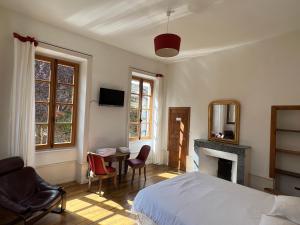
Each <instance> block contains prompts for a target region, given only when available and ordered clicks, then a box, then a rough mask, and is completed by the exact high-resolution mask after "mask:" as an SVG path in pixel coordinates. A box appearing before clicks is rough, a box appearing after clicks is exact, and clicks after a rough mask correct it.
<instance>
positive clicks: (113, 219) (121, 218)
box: [98, 214, 136, 225]
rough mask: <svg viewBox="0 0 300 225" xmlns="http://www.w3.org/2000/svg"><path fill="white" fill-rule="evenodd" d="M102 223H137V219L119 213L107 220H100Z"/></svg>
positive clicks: (111, 224)
mask: <svg viewBox="0 0 300 225" xmlns="http://www.w3.org/2000/svg"><path fill="white" fill-rule="evenodd" d="M98 224H101V225H135V224H136V223H135V221H134V220H133V219H131V218H129V217H126V216H122V215H119V214H116V215H113V216H111V217H109V218H107V219H105V220H102V221H100V222H99V223H98Z"/></svg>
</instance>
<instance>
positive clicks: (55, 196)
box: [21, 190, 61, 211]
mask: <svg viewBox="0 0 300 225" xmlns="http://www.w3.org/2000/svg"><path fill="white" fill-rule="evenodd" d="M60 195H61V193H60V191H59V190H46V191H40V192H37V193H36V194H34V195H33V196H32V197H31V198H29V199H27V200H26V201H24V202H22V203H21V205H23V206H25V207H29V208H30V209H31V211H39V210H42V209H47V208H49V205H52V203H56V200H57V201H59V200H60Z"/></svg>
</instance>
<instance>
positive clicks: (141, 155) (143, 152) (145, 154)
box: [136, 145, 151, 162]
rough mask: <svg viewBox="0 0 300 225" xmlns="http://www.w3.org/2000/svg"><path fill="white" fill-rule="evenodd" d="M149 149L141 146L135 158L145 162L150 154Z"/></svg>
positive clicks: (147, 146) (146, 146)
mask: <svg viewBox="0 0 300 225" xmlns="http://www.w3.org/2000/svg"><path fill="white" fill-rule="evenodd" d="M150 150H151V147H150V146H149V145H143V147H142V148H141V150H140V152H139V154H138V156H137V157H136V158H137V159H139V160H142V161H144V162H146V160H147V158H148V155H149V153H150Z"/></svg>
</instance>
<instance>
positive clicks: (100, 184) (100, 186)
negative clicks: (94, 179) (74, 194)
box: [98, 177, 102, 196]
mask: <svg viewBox="0 0 300 225" xmlns="http://www.w3.org/2000/svg"><path fill="white" fill-rule="evenodd" d="M101 188H102V179H101V178H100V177H99V189H98V192H99V195H100V196H101Z"/></svg>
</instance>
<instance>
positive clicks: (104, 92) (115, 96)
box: [99, 88, 124, 106]
mask: <svg viewBox="0 0 300 225" xmlns="http://www.w3.org/2000/svg"><path fill="white" fill-rule="evenodd" d="M99 105H111V106H124V91H120V90H113V89H108V88H100V98H99Z"/></svg>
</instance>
